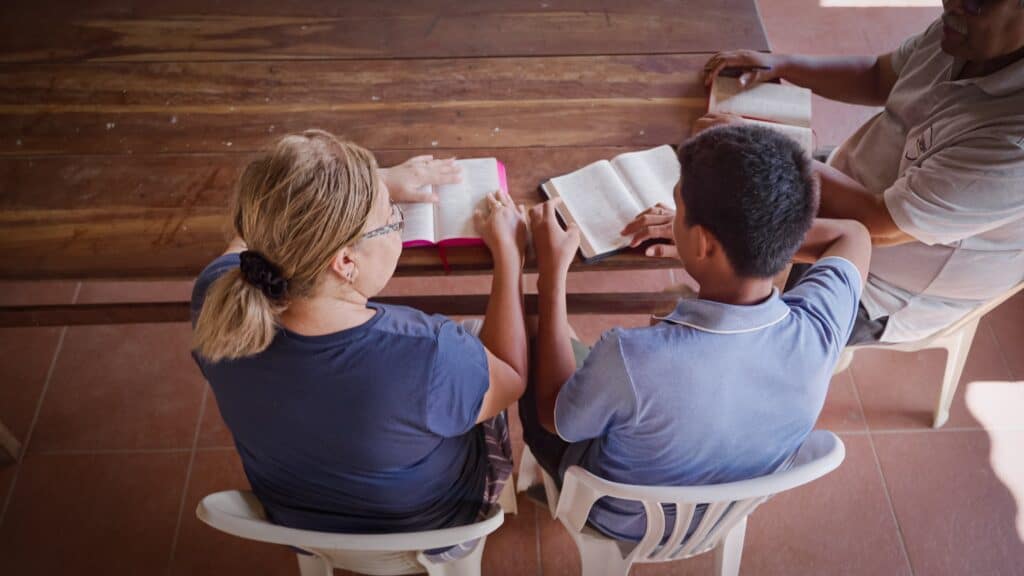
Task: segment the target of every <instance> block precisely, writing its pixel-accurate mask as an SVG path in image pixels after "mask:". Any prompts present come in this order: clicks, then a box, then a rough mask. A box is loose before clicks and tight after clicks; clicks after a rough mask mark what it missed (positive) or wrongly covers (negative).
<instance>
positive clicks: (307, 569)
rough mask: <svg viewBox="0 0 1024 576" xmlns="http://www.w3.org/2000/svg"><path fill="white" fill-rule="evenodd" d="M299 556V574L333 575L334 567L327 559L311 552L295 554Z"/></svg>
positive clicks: (311, 575) (312, 575)
mask: <svg viewBox="0 0 1024 576" xmlns="http://www.w3.org/2000/svg"><path fill="white" fill-rule="evenodd" d="M296 556H297V557H298V558H299V574H301V575H302V576H333V575H334V568H332V567H331V563H330V562H328V561H327V560H325V559H323V558H321V557H319V556H313V555H311V554H296Z"/></svg>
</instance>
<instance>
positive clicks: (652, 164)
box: [612, 144, 680, 211]
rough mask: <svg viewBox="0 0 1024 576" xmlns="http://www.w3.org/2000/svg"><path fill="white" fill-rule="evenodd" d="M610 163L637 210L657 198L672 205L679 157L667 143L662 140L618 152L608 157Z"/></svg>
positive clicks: (646, 206) (655, 200)
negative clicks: (645, 147)
mask: <svg viewBox="0 0 1024 576" xmlns="http://www.w3.org/2000/svg"><path fill="white" fill-rule="evenodd" d="M612 166H614V167H615V169H616V170H617V171H618V172H619V175H620V176H621V177H622V181H623V182H625V184H626V186H627V187H628V188H629V189H630V191H631V192H632V193H633V195H634V196H636V199H637V200H638V201H639V203H640V210H641V211H643V210H646V209H648V208H650V207H651V206H654V205H655V204H657V203H658V202H661V203H662V204H664V205H665V206H668V207H669V208H672V209H673V210H674V209H675V207H676V202H675V195H674V192H675V188H676V184H677V183H678V182H679V173H680V168H679V158H677V157H676V153H675V150H673V149H672V147H671V146H669V145H667V144H666V145H664V146H658V147H657V148H651V149H650V150H643V151H640V152H627V153H625V154H619V155H618V156H616V157H615V158H613V159H612Z"/></svg>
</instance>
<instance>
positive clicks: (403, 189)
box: [380, 155, 462, 202]
mask: <svg viewBox="0 0 1024 576" xmlns="http://www.w3.org/2000/svg"><path fill="white" fill-rule="evenodd" d="M380 172H381V178H383V179H384V184H386V185H387V187H388V191H389V192H390V193H391V200H392V201H394V202H437V194H436V193H434V192H433V191H432V190H431V189H430V188H428V186H441V185H444V184H455V183H457V182H461V181H462V168H461V167H459V165H458V164H456V163H455V158H446V159H444V160H435V159H434V157H433V156H430V155H426V156H416V157H414V158H409V159H408V160H406V161H405V162H402V163H401V164H399V165H398V166H392V167H391V168H381V170H380Z"/></svg>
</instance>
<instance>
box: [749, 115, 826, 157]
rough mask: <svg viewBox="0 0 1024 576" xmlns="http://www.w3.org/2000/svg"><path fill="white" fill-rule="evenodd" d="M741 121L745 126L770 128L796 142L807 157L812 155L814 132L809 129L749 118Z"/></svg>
mask: <svg viewBox="0 0 1024 576" xmlns="http://www.w3.org/2000/svg"><path fill="white" fill-rule="evenodd" d="M743 121H744V122H745V123H747V124H753V125H755V126H764V127H765V128H771V129H772V130H775V131H777V132H781V133H783V134H785V135H786V136H789V137H790V138H792V139H793V140H796V141H797V143H798V144H800V147H801V148H803V149H804V151H806V152H807V156H808V157H810V156H812V155H813V154H814V131H813V130H811V129H810V128H804V127H803V126H790V125H789V124H778V123H775V122H762V121H760V120H751V119H750V118H744V119H743Z"/></svg>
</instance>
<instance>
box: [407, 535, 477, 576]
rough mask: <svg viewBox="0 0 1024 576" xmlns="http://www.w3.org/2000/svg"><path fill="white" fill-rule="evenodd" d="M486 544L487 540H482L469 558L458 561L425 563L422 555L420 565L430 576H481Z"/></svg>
mask: <svg viewBox="0 0 1024 576" xmlns="http://www.w3.org/2000/svg"><path fill="white" fill-rule="evenodd" d="M486 543H487V538H481V539H480V542H478V543H477V545H476V548H474V549H473V551H472V552H471V553H470V554H469V555H468V556H466V557H464V558H459V559H458V560H452V561H451V562H445V563H443V564H434V563H432V562H428V561H424V560H423V558H422V555H421V558H420V563H421V564H423V566H424V567H425V568H426V569H427V574H428V575H429V576H480V570H481V568H480V564H481V562H482V561H483V557H484V544H486Z"/></svg>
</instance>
